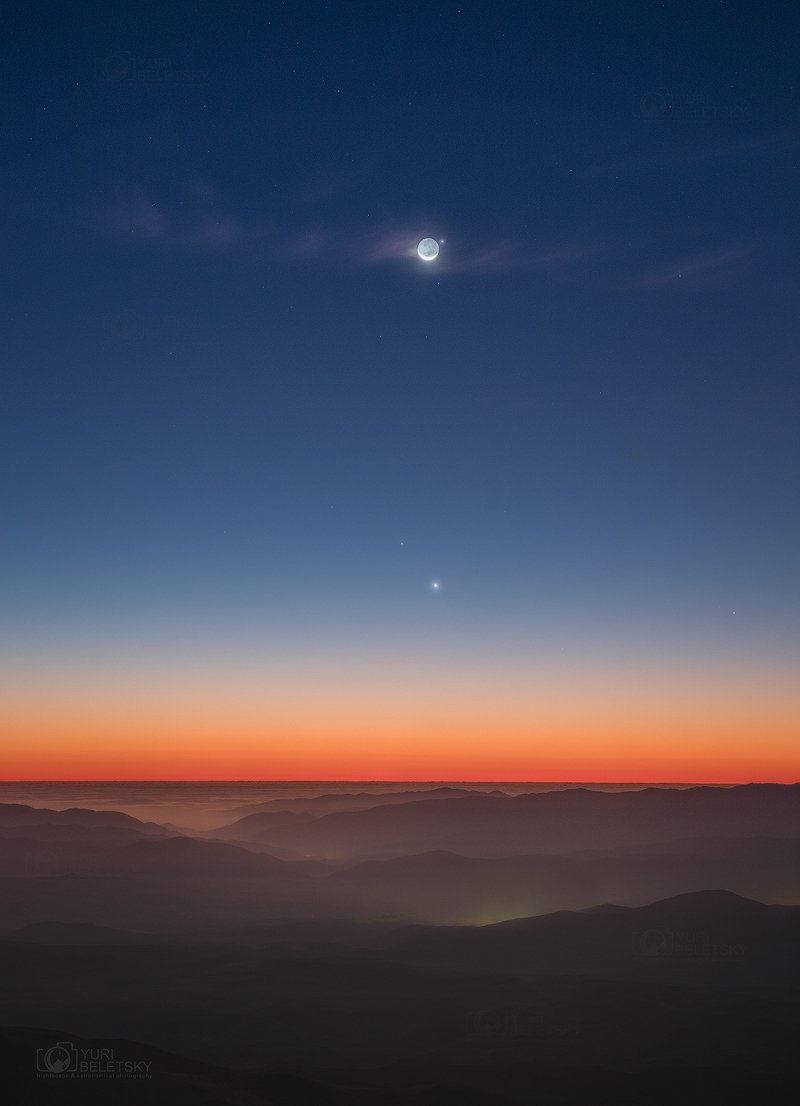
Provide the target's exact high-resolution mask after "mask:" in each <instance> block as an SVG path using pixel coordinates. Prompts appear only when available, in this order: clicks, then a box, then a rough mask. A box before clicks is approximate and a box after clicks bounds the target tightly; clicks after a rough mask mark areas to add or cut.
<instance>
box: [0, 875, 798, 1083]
mask: <svg viewBox="0 0 800 1106" xmlns="http://www.w3.org/2000/svg"><path fill="white" fill-rule="evenodd" d="M799 916H800V908H790V907H770V906H764V905H763V904H759V903H753V902H748V901H746V900H742V899H740V898H738V897H737V896H732V895H729V894H726V893H724V892H708V893H704V894H699V895H687V896H681V897H679V898H677V899H672V900H668V901H666V902H661V903H655V904H652V905H651V906H648V907H643V908H640V909H626V908H619V907H613V906H606V907H603V908H600V909H596V910H594V911H591V912H587V913H583V914H577V913H570V912H563V913H558V914H555V915H550V916H547V917H543V918H533V919H520V920H518V921H513V922H506V923H502V924H500V925H496V926H487V927H484V928H479V929H477V928H468V929H458V928H446V929H430V930H428V931H420V930H419V929H417V930H416V931H415V932H414V933H413V934H411V935H404V934H403V933H402V931H400V930H397V931H395V937H396V938H397V940H396V944H395V945H394V946H393V947H388V948H383V949H369V948H360V949H359V948H354V947H349V948H348V947H344V946H342V945H338V946H337V945H335V944H331V941H330V940H329V939H323V940H316V941H315V940H313V939H310V937H311V936H312V935H310V934H309V932H308V930H307V928H306V930H305V932H303V927H298V929H297V931H296V933H295V937H296V940H292V928H291V927H290V926H284V927H282V936H283V939H284V943H283V944H273V945H269V946H266V947H261V948H253V947H246V946H241V945H239V946H236V945H225V944H193V945H183V944H175V943H172V944H164V943H155V942H147V943H136V944H126V945H123V944H113V943H103V944H77V943H70V944H65V945H61V946H57V945H54V944H50V943H44V942H41V943H35V942H32V941H19V940H14V941H5V942H0V1020H2V1021H3V1022H5V1023H6V1024H16V1025H24V1024H28V1025H58V1026H62V1027H65V1028H66V1029H67V1030H69V1031H70V1032H73V1033H79V1034H80V1035H82V1036H99V1035H108V1036H114V1037H125V1038H130V1039H138V1040H143V1041H147V1042H149V1043H150V1044H151V1045H153V1046H157V1047H159V1048H166V1049H169V1050H171V1051H174V1052H178V1053H184V1054H188V1055H192V1056H196V1057H198V1056H202V1057H203V1058H205V1059H209V1060H213V1061H214V1062H215V1063H221V1064H226V1065H232V1066H236V1067H241V1066H253V1065H256V1066H259V1065H260V1066H264V1065H275V1064H299V1065H306V1066H308V1065H315V1066H322V1067H325V1066H334V1067H336V1066H347V1065H349V1066H353V1067H365V1066H377V1065H381V1064H391V1063H398V1064H410V1063H418V1062H419V1060H420V1058H421V1057H426V1058H427V1059H428V1060H429V1061H430V1063H433V1064H437V1065H438V1064H469V1063H484V1064H518V1063H522V1062H525V1063H534V1064H540V1065H541V1064H556V1065H561V1066H570V1065H596V1066H601V1067H611V1068H615V1069H631V1068H636V1067H638V1068H645V1067H648V1066H652V1065H678V1066H692V1065H716V1066H720V1067H726V1066H736V1067H744V1068H747V1069H748V1070H752V1071H765V1072H773V1073H791V1072H793V1071H794V1070H795V1067H796V1065H795V1064H794V1058H793V1057H794V1049H795V1046H796V1040H797V1035H798V1033H800V1003H798V997H799V996H800V991H798V980H799V979H800V974H799V973H798V950H799V949H800V940H798V936H799V935H800V932H799V931H800V921H799V920H798V918H799ZM67 936H70V935H69V934H68V935H67ZM321 936H322V937H323V938H325V934H324V933H323V934H321ZM330 936H332V937H333V936H335V935H334V934H331V935H330ZM404 937H405V938H406V939H404Z"/></svg>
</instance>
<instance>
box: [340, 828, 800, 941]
mask: <svg viewBox="0 0 800 1106" xmlns="http://www.w3.org/2000/svg"><path fill="white" fill-rule="evenodd" d="M798 872H800V841H798V840H794V841H789V840H780V839H778V840H769V839H766V838H758V839H755V840H752V839H740V840H736V839H732V838H731V839H721V838H715V839H713V841H703V840H699V841H698V840H696V839H693V840H691V841H689V842H671V843H668V844H658V845H653V846H647V845H644V846H641V847H640V848H637V849H634V848H630V847H627V848H625V849H617V850H614V851H613V852H612V853H610V854H607V853H605V852H593V853H592V854H591V855H584V854H577V855H576V854H572V855H568V856H558V855H553V854H551V855H539V856H511V857H499V858H496V859H488V858H483V857H464V856H459V855H457V854H455V853H452V852H447V851H444V850H437V851H434V852H429V853H419V854H415V855H412V856H405V857H395V858H392V859H390V860H369V861H363V862H361V863H359V864H356V865H353V866H351V867H348V868H346V869H345V870H344V871H339V872H335V873H334V874H332V875H331V877H330V880H329V883H330V884H331V886H332V887H333V888H336V889H337V891H338V893H339V894H340V895H344V896H345V899H349V901H351V902H352V903H353V904H354V907H355V906H356V904H358V905H360V909H361V911H362V914H365V913H367V912H368V910H369V908H370V906H371V907H372V910H373V913H375V914H377V913H379V912H383V913H395V914H406V915H413V916H414V917H416V918H418V919H419V920H421V921H428V922H437V923H445V924H453V923H456V924H465V923H466V924H475V923H479V924H484V923H487V922H493V921H500V920H503V919H504V918H511V917H515V916H517V917H521V916H525V915H531V914H543V913H549V912H552V911H553V910H563V909H574V910H581V909H585V908H586V907H588V906H590V905H595V904H597V903H601V902H616V903H620V904H624V905H630V906H640V905H643V904H645V903H646V902H648V901H649V902H652V901H653V900H655V899H660V898H667V897H669V896H671V895H674V894H681V893H684V892H688V891H695V890H703V889H705V888H707V887H714V886H716V887H723V888H725V889H727V890H731V891H735V892H737V893H739V894H741V895H743V896H746V897H750V898H757V899H760V900H762V901H776V902H788V903H791V902H792V901H794V902H795V903H798V904H800V880H798V878H797V874H798Z"/></svg>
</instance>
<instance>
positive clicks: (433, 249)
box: [417, 238, 439, 261]
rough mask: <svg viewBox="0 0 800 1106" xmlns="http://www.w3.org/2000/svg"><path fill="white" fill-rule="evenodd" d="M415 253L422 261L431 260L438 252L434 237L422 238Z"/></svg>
mask: <svg viewBox="0 0 800 1106" xmlns="http://www.w3.org/2000/svg"><path fill="white" fill-rule="evenodd" d="M417 253H418V254H419V256H420V257H421V258H422V260H423V261H433V259H434V258H435V257H436V256H437V255H438V253H439V243H438V242H437V241H436V239H435V238H423V239H422V241H421V242H420V244H419V245H418V246H417Z"/></svg>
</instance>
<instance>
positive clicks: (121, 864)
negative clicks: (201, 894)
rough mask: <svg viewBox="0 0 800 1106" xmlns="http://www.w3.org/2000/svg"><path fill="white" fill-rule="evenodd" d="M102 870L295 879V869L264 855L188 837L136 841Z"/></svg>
mask: <svg viewBox="0 0 800 1106" xmlns="http://www.w3.org/2000/svg"><path fill="white" fill-rule="evenodd" d="M106 870H107V871H112V872H137V873H141V874H145V875H162V876H163V875H170V876H182V877H190V876H216V877H219V876H224V877H226V878H235V877H237V876H239V877H242V876H265V875H269V876H275V875H276V874H280V875H287V874H291V875H296V874H297V872H298V871H299V869H298V867H297V865H293V864H289V863H287V862H285V861H282V860H277V859H276V858H275V857H274V856H270V855H269V854H267V853H254V852H250V851H249V850H248V849H240V848H238V847H237V846H236V845H228V844H224V843H222V842H215V841H200V840H197V839H196V838H192V837H168V838H164V839H162V840H157V841H137V842H134V843H133V844H131V845H123V846H122V847H121V848H118V849H114V850H113V851H112V852H111V853H109V854H108V857H107V860H106Z"/></svg>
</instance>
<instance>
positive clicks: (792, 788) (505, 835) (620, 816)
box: [218, 784, 800, 859]
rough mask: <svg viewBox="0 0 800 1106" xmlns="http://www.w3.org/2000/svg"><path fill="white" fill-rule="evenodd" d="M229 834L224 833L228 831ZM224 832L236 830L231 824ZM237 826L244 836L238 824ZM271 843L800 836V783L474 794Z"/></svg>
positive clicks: (388, 844) (380, 849) (336, 819)
mask: <svg viewBox="0 0 800 1106" xmlns="http://www.w3.org/2000/svg"><path fill="white" fill-rule="evenodd" d="M218 832H223V831H218ZM224 832H225V833H228V832H234V831H232V829H231V827H225V828H224ZM235 832H237V833H238V832H240V830H237V831H235ZM253 832H258V833H259V836H260V839H261V840H267V839H269V840H271V841H274V842H275V843H276V844H278V845H282V846H287V847H289V848H292V849H296V850H297V851H298V852H300V853H303V854H305V855H316V856H326V857H330V858H333V859H337V858H338V859H347V858H366V857H371V856H372V857H390V856H400V855H403V854H407V853H413V852H423V851H430V850H436V849H444V850H448V851H451V852H456V853H460V854H462V855H467V856H487V857H489V856H494V857H499V856H512V855H524V854H527V853H541V852H545V853H547V852H554V853H563V852H574V851H578V850H581V849H613V848H620V847H630V846H640V845H645V844H649V843H655V842H658V841H668V840H674V839H678V838H693V837H694V838H696V837H706V836H727V837H756V836H764V837H776V838H781V837H785V838H797V837H800V785H798V784H794V785H779V784H748V785H746V786H742V787H691V788H687V789H685V790H678V789H669V788H656V787H650V788H645V789H643V790H641V791H624V792H614V793H608V792H598V791H589V790H585V789H581V788H575V789H571V790H566V791H550V792H543V793H540V794H530V795H517V796H515V797H513V798H512V797H509V796H506V795H476V794H472V795H465V796H463V797H461V798H444V799H427V800H426V801H424V802H422V801H416V802H405V803H398V804H384V805H382V806H377V807H371V808H370V809H367V810H361V811H349V812H341V813H332V814H326V815H324V816H323V817H321V818H316V819H314V820H312V821H308V820H304V821H302V822H298V821H292V822H290V823H289V824H281V825H277V824H274V825H273V827H272V828H271V829H270V830H269V838H267V835H266V832H265V830H264V827H263V824H258V829H257V830H256V829H255V826H254V829H253Z"/></svg>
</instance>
